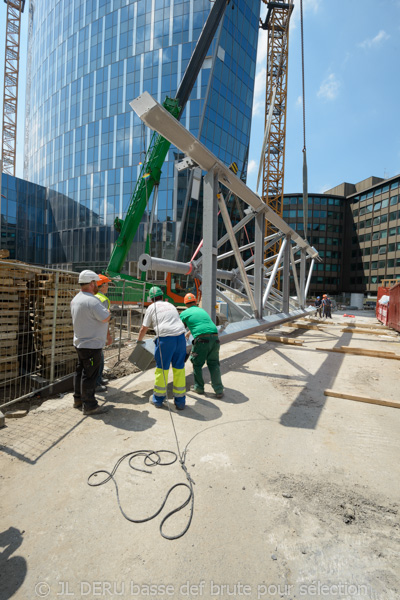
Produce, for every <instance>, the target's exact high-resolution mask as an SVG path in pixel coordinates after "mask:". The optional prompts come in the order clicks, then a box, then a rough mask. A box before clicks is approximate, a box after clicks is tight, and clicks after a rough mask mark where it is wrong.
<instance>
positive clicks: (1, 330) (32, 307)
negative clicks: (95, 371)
mask: <svg viewBox="0 0 400 600" xmlns="http://www.w3.org/2000/svg"><path fill="white" fill-rule="evenodd" d="M78 275H79V274H78V273H74V272H72V271H63V270H60V269H47V268H42V267H35V266H32V265H27V264H24V263H20V262H17V261H10V260H0V314H1V321H0V409H1V408H2V406H6V405H8V404H9V403H11V402H16V401H18V400H21V399H23V398H25V397H29V396H31V395H32V394H34V393H36V392H39V391H40V390H43V389H45V388H48V387H49V386H50V385H51V384H54V383H56V382H58V381H59V380H61V379H63V378H65V377H68V376H71V375H72V374H73V373H74V371H75V367H76V358H77V357H76V351H75V348H74V346H73V326H72V317H71V309H70V303H71V300H72V298H73V297H74V296H75V295H76V293H77V292H79V290H80V285H79V284H78ZM144 285H145V284H144V283H142V282H132V283H130V282H125V283H123V284H122V283H121V282H120V281H119V282H117V285H115V284H114V285H110V289H109V292H108V294H107V296H108V297H109V298H110V300H111V302H112V306H111V312H112V315H113V318H112V320H111V321H110V332H111V335H112V338H113V345H112V347H108V348H106V349H105V354H106V357H110V356H118V358H119V357H120V353H121V347H122V345H123V344H124V342H125V341H129V339H131V337H132V335H135V333H136V332H137V330H138V327H139V326H140V324H141V320H142V313H143V311H142V308H141V302H138V300H139V299H142V298H143V288H144ZM133 299H135V300H136V302H134V301H133Z"/></svg>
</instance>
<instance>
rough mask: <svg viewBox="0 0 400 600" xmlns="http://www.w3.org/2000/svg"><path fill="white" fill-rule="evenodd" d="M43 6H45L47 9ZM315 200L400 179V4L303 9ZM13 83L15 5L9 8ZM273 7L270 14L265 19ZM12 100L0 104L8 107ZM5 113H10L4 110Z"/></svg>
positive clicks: (292, 141)
mask: <svg viewBox="0 0 400 600" xmlns="http://www.w3.org/2000/svg"><path fill="white" fill-rule="evenodd" d="M42 1H43V0H42ZM303 7H304V38H305V76H306V135H307V139H306V141H307V161H308V182H309V185H308V189H309V192H314V193H320V192H323V191H324V190H326V189H329V188H330V187H333V186H335V185H337V184H339V183H341V182H342V181H348V182H352V183H355V182H357V181H361V180H362V179H365V178H366V177H369V176H370V175H375V176H377V177H392V176H394V175H397V174H399V173H400V109H399V105H400V66H399V64H400V61H399V57H400V0H303ZM0 10H1V13H0V14H1V18H0V69H1V72H0V73H1V86H3V80H4V74H3V69H4V36H5V17H6V5H5V4H4V3H2V4H1V5H0ZM265 11H266V7H265V5H264V4H263V5H262V14H263V16H264V14H265ZM299 13H300V0H297V1H295V9H294V12H293V16H292V21H291V28H290V37H289V73H288V103H287V126H286V166H285V192H287V193H291V192H300V191H301V190H302V148H303V137H302V136H303V134H302V104H301V53H300V19H299ZM27 30H28V3H27V5H26V7H25V12H24V14H23V15H22V39H21V64H20V90H19V103H18V142H17V172H16V174H17V176H18V177H22V176H23V133H24V125H25V89H24V88H25V67H26V54H27ZM266 46H267V42H266V33H265V32H262V31H261V32H260V39H259V51H258V59H257V76H256V90H255V98H254V118H253V123H252V137H251V145H250V156H249V175H248V185H249V186H250V187H251V188H252V189H255V186H256V181H257V172H258V163H259V160H260V153H261V144H262V137H263V128H264V107H265V67H266ZM2 100H3V94H1V96H0V103H1V104H2ZM1 108H2V107H1Z"/></svg>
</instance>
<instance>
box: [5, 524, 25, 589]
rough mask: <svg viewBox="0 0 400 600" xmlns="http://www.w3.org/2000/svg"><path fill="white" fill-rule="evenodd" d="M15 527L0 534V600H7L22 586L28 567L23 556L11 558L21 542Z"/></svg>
mask: <svg viewBox="0 0 400 600" xmlns="http://www.w3.org/2000/svg"><path fill="white" fill-rule="evenodd" d="M23 533H24V532H23V531H20V530H19V529H17V528H16V527H9V528H8V529H7V530H5V531H2V532H1V533H0V548H4V550H3V551H2V553H1V554H0V600H8V599H9V598H12V596H14V594H15V593H16V592H17V590H19V588H20V587H21V585H22V584H23V582H24V580H25V577H26V574H27V571H28V566H27V562H26V560H25V558H23V556H12V554H14V552H15V551H16V550H17V549H18V548H19V547H20V546H21V544H22V542H23V537H22V534H23Z"/></svg>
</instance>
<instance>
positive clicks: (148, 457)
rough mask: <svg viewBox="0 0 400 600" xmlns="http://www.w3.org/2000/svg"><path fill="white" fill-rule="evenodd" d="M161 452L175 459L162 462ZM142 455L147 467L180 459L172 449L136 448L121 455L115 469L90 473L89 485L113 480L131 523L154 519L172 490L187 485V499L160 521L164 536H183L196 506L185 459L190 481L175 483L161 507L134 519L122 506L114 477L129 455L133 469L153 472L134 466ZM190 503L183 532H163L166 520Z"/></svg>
mask: <svg viewBox="0 0 400 600" xmlns="http://www.w3.org/2000/svg"><path fill="white" fill-rule="evenodd" d="M161 454H171V455H172V456H173V459H172V460H170V461H169V462H162V459H161ZM139 456H142V457H144V458H143V462H144V465H145V466H146V467H151V466H154V467H155V466H162V467H164V466H168V465H172V464H174V463H175V462H176V461H177V459H178V455H177V454H176V453H175V452H172V451H171V450H136V451H135V452H128V453H127V454H124V456H121V458H119V459H118V460H117V462H116V463H115V465H114V468H113V470H112V471H111V473H110V472H109V471H106V470H105V469H100V470H98V471H94V472H93V473H92V474H91V475H89V477H88V480H87V482H88V485H90V486H91V487H98V486H100V485H104V484H105V483H108V482H109V481H110V480H112V481H113V483H114V485H115V491H116V494H117V502H118V506H119V510H120V511H121V513H122V515H123V516H124V517H125V519H126V520H127V521H130V522H131V523H145V522H146V521H151V520H152V519H154V518H155V517H157V515H159V514H160V512H161V511H162V509H163V508H164V506H165V504H166V502H167V500H168V498H169V496H170V494H171V492H172V491H173V490H174V489H175V488H178V487H186V488H188V490H189V494H188V497H187V498H186V500H185V501H184V502H183V503H182V504H181V505H180V506H178V507H177V508H174V510H171V511H170V512H169V513H168V514H167V515H166V516H165V517H164V518H163V520H162V521H161V523H160V533H161V535H162V536H163V538H165V539H167V540H177V539H178V538H180V537H182V536H183V535H185V533H186V532H187V530H188V529H189V527H190V524H191V522H192V518H193V507H194V493H193V483H194V482H193V480H192V479H191V477H190V475H189V472H188V470H187V468H186V465H185V463H184V461H183V460H180V463H181V467H182V469H183V471H184V473H185V476H186V479H187V481H188V483H176V484H175V485H173V486H172V487H171V488H170V489H169V490H168V492H167V494H166V496H165V498H164V501H163V502H162V504H161V506H160V508H159V509H158V510H157V511H156V512H155V513H154V514H153V515H151V516H150V517H146V518H145V519H132V518H131V517H129V516H128V515H127V514H126V512H125V511H124V509H123V508H122V506H121V502H120V498H119V490H118V484H117V481H116V479H115V477H114V475H115V473H116V472H117V469H118V467H119V466H120V465H121V464H122V462H123V461H124V460H125V459H126V458H128V457H129V461H128V464H129V466H130V467H131V469H133V470H134V471H141V472H142V473H152V471H149V470H147V469H140V468H138V467H135V466H133V464H132V461H133V460H134V459H135V458H137V457H139ZM100 474H103V475H106V477H105V478H104V479H103V480H102V481H98V482H91V479H92V478H94V477H97V476H98V475H100ZM189 503H191V506H190V514H189V519H188V522H187V524H186V527H185V528H184V529H183V531H182V532H181V533H179V534H178V535H173V536H170V535H167V534H166V533H164V532H163V526H164V523H166V521H167V520H168V519H169V518H170V517H172V515H174V514H175V513H177V512H179V511H180V510H182V509H184V508H185V506H187V505H188V504H189Z"/></svg>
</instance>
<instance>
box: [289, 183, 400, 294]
mask: <svg viewBox="0 0 400 600" xmlns="http://www.w3.org/2000/svg"><path fill="white" fill-rule="evenodd" d="M399 200H400V175H397V176H396V177H392V178H390V179H381V178H379V177H369V178H367V179H365V180H363V181H361V182H359V183H356V184H352V183H342V184H341V185H338V186H336V187H334V188H332V189H331V190H328V191H327V192H325V193H324V194H309V197H308V206H309V208H308V231H307V238H308V239H309V240H310V242H311V244H312V245H313V246H315V248H316V249H317V250H318V252H319V254H320V256H321V258H322V262H321V263H317V264H315V266H314V274H313V276H312V278H311V284H310V295H318V294H321V293H325V292H327V293H330V294H332V295H335V294H340V293H349V292H353V293H364V294H367V295H371V296H375V295H376V293H377V290H378V287H379V285H380V284H381V282H382V281H383V280H387V279H390V280H395V279H397V280H400V205H399ZM283 218H284V219H285V221H287V222H288V223H289V224H290V225H291V226H292V227H293V228H294V229H296V230H297V231H298V232H299V233H300V234H302V235H303V234H304V224H303V198H302V194H286V195H285V197H284V210H283Z"/></svg>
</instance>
